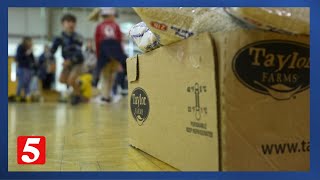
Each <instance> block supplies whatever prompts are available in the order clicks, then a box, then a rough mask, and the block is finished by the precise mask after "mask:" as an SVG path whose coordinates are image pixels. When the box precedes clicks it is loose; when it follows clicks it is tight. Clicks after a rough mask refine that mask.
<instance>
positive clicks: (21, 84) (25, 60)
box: [15, 37, 35, 101]
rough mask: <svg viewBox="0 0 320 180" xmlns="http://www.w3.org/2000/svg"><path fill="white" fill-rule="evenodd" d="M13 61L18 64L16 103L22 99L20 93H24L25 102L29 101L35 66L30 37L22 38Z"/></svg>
mask: <svg viewBox="0 0 320 180" xmlns="http://www.w3.org/2000/svg"><path fill="white" fill-rule="evenodd" d="M15 60H16V62H17V64H18V67H17V77H18V87H17V93H16V97H17V99H16V100H17V101H20V100H21V98H22V94H21V93H22V91H24V97H23V98H26V100H27V101H31V94H30V82H31V78H32V75H33V68H34V66H35V59H34V56H33V53H32V39H31V38H30V37H24V38H23V40H22V43H21V44H20V45H19V46H18V48H17V53H16V57H15Z"/></svg>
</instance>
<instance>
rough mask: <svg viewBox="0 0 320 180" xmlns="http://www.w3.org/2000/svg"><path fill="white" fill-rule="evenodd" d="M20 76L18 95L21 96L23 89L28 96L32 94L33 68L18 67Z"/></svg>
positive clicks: (18, 75)
mask: <svg viewBox="0 0 320 180" xmlns="http://www.w3.org/2000/svg"><path fill="white" fill-rule="evenodd" d="M17 77H18V87H17V94H16V95H17V96H21V91H22V90H23V91H24V95H25V96H28V95H29V94H30V83H31V78H32V70H31V69H28V68H22V67H18V68H17Z"/></svg>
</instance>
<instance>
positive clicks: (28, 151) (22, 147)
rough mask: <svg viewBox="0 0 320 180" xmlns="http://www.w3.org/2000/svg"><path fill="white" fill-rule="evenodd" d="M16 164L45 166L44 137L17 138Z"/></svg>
mask: <svg viewBox="0 0 320 180" xmlns="http://www.w3.org/2000/svg"><path fill="white" fill-rule="evenodd" d="M17 161H18V164H45V162H46V138H45V137H44V136H19V137H18V138H17Z"/></svg>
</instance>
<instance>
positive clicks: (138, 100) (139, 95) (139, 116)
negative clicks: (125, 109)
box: [130, 87, 150, 126]
mask: <svg viewBox="0 0 320 180" xmlns="http://www.w3.org/2000/svg"><path fill="white" fill-rule="evenodd" d="M130 108H131V113H132V116H133V117H134V119H135V120H136V122H137V123H138V124H139V125H140V126H141V125H142V124H143V123H144V122H145V121H146V120H147V118H148V115H149V111H150V103H149V98H148V95H147V93H146V92H145V91H144V90H143V89H142V88H140V87H138V88H135V89H134V90H133V91H132V93H131V99H130Z"/></svg>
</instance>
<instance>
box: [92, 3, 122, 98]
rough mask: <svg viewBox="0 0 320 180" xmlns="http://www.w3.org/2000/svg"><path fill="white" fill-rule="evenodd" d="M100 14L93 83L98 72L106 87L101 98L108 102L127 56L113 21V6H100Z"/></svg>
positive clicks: (118, 29)
mask: <svg viewBox="0 0 320 180" xmlns="http://www.w3.org/2000/svg"><path fill="white" fill-rule="evenodd" d="M100 16H101V17H102V19H103V21H102V22H101V23H100V24H98V26H97V27H96V31H95V43H96V53H97V57H98V61H97V67H96V70H95V73H94V83H93V84H94V85H95V86H96V85H97V83H98V80H99V77H100V74H102V76H103V79H104V84H105V85H106V88H105V92H104V93H103V98H102V99H101V100H102V101H104V102H107V103H109V102H112V101H113V95H112V92H111V91H112V87H113V85H114V82H115V77H116V73H117V72H119V71H122V72H125V71H126V68H125V60H126V58H127V56H126V55H125V53H124V50H123V47H122V45H121V42H122V34H121V31H120V27H119V25H118V24H117V22H116V21H115V16H116V10H115V9H114V8H101V9H100Z"/></svg>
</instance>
